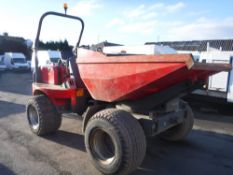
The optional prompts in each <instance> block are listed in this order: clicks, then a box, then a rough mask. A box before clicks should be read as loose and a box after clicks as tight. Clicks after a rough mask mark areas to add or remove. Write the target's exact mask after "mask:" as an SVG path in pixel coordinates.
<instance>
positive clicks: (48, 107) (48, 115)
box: [26, 95, 62, 136]
mask: <svg viewBox="0 0 233 175" xmlns="http://www.w3.org/2000/svg"><path fill="white" fill-rule="evenodd" d="M30 110H32V111H33V110H34V111H35V114H36V115H37V118H38V119H37V123H38V124H37V126H36V127H33V125H32V119H31V118H30ZM26 112H27V119H28V123H29V126H30V128H31V130H32V132H33V133H35V134H36V135H39V136H42V135H46V134H50V133H53V132H56V131H57V130H58V129H59V127H60V125H61V120H62V119H61V115H60V114H59V113H58V112H57V109H56V108H55V106H54V105H53V104H52V103H51V102H50V100H49V99H48V98H47V97H46V96H45V95H37V96H34V97H32V98H31V99H29V102H28V104H27V111H26Z"/></svg>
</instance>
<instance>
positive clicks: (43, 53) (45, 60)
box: [31, 50, 62, 70]
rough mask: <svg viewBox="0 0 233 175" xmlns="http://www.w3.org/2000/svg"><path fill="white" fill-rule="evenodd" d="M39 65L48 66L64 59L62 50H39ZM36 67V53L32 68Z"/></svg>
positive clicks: (33, 56) (33, 57)
mask: <svg viewBox="0 0 233 175" xmlns="http://www.w3.org/2000/svg"><path fill="white" fill-rule="evenodd" d="M37 58H38V66H39V67H43V66H45V67H47V66H50V65H53V64H57V63H58V61H59V60H60V59H62V56H61V52H60V51H57V50H39V51H37ZM34 68H35V53H33V55H32V61H31V69H32V70H34Z"/></svg>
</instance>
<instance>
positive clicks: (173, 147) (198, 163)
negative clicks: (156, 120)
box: [133, 130, 233, 175]
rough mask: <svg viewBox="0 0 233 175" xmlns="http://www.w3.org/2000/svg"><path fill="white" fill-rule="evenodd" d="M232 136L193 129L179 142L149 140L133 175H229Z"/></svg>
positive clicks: (232, 165)
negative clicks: (145, 151)
mask: <svg viewBox="0 0 233 175" xmlns="http://www.w3.org/2000/svg"><path fill="white" fill-rule="evenodd" d="M232 145H233V137H232V136H228V135H224V134H217V133H212V132H205V131H200V130H194V131H192V133H191V134H190V136H189V137H188V138H187V140H185V141H182V142H176V143H171V142H166V141H163V140H161V139H158V138H156V139H154V140H150V141H149V143H148V148H147V155H146V157H145V160H144V162H143V164H142V166H141V167H140V168H138V170H137V171H136V172H134V173H133V175H141V174H143V175H156V174H158V175H167V174H168V175H169V174H174V172H175V174H179V175H187V174H189V175H196V174H198V175H201V174H203V175H204V174H212V175H218V174H224V175H228V174H229V175H232V174H233V159H232V157H233V152H232V151H230V150H231V148H232Z"/></svg>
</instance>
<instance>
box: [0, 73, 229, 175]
mask: <svg viewBox="0 0 233 175" xmlns="http://www.w3.org/2000/svg"><path fill="white" fill-rule="evenodd" d="M30 95H31V75H30V74H29V73H9V72H6V73H4V74H2V75H1V76H0V175H16V174H17V175H18V174H19V175H32V174H33V175H79V174H80V175H81V174H82V175H98V174H100V173H99V172H98V171H97V170H95V168H94V167H93V166H92V165H91V164H90V162H89V161H88V158H87V154H86V150H85V146H84V140H83V135H82V132H81V124H82V122H81V119H79V118H76V119H74V118H67V117H64V118H63V123H62V126H61V128H60V130H59V131H58V132H57V133H56V134H54V135H50V136H46V137H43V138H42V137H37V136H35V135H34V134H32V132H31V131H30V129H29V127H28V124H27V121H26V117H25V116H26V115H25V104H26V103H27V100H28V98H30ZM195 116H196V118H197V119H196V120H195V126H194V129H193V131H192V132H191V134H190V135H189V136H188V138H187V139H186V140H185V141H182V142H178V143H169V142H165V141H161V140H159V139H158V138H155V139H154V140H149V141H148V149H147V155H146V157H145V160H144V162H143V164H142V166H141V167H139V168H138V169H137V170H136V171H135V172H134V173H133V174H135V175H140V174H145V175H152V174H153V175H154V174H158V175H169V174H172V175H176V174H177V175H187V174H189V175H197V174H198V175H200V174H203V175H204V174H205V175H206V174H211V175H215V174H216V175H219V174H222V175H227V174H229V175H232V174H233V149H232V148H233V117H229V116H223V115H220V114H216V113H215V114H211V113H202V112H195Z"/></svg>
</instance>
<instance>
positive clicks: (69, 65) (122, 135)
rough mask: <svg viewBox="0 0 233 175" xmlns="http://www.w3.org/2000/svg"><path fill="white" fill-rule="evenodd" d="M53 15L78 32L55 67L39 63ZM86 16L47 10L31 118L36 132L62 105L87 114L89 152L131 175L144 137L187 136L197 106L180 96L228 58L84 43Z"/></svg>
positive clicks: (46, 127) (48, 126)
mask: <svg viewBox="0 0 233 175" xmlns="http://www.w3.org/2000/svg"><path fill="white" fill-rule="evenodd" d="M48 15H57V16H61V17H66V18H71V19H76V20H78V21H80V22H81V26H82V29H81V33H80V36H79V39H78V43H77V46H76V52H75V57H72V58H70V59H68V60H66V61H59V63H58V64H56V65H53V66H50V67H40V66H38V58H37V50H38V43H39V36H40V31H41V26H42V21H43V19H44V18H45V17H46V16H48ZM83 29H84V22H83V20H82V19H81V18H79V17H75V16H70V15H65V14H61V13H56V12H47V13H45V14H44V15H43V16H42V17H41V19H40V22H39V27H38V32H37V37H36V40H35V69H34V73H33V77H34V78H33V79H34V81H33V84H32V89H33V92H32V93H33V97H32V98H31V99H30V100H29V102H28V105H27V119H28V123H29V126H30V128H31V130H32V132H33V133H35V134H36V135H39V136H43V135H45V134H50V133H53V132H55V131H57V130H58V129H59V127H60V125H61V120H62V118H61V115H62V113H64V112H67V111H69V112H74V113H77V114H79V115H80V116H82V118H83V132H84V135H85V146H86V150H87V154H88V156H89V158H90V161H91V162H92V163H93V165H94V166H95V167H96V168H97V169H98V170H99V171H101V172H102V173H104V174H129V173H131V172H132V171H133V170H135V169H136V168H137V167H138V166H139V165H140V164H141V163H142V161H143V158H144V156H145V152H146V142H147V141H146V140H147V139H146V138H148V137H154V136H158V137H160V138H162V139H166V140H169V141H178V140H181V139H184V138H185V137H186V136H187V134H188V133H189V132H190V131H191V130H192V127H193V113H192V110H191V108H190V107H189V105H188V104H187V103H186V102H184V101H182V100H181V99H180V97H182V96H183V95H186V94H187V93H189V92H191V91H193V90H195V89H197V88H200V87H202V86H203V85H205V83H206V80H207V79H208V77H209V76H210V75H213V74H215V73H218V72H221V71H228V70H230V69H231V66H230V65H229V64H212V63H211V64H208V63H196V62H194V60H193V57H192V55H190V54H161V55H132V54H131V55H127V54H110V55H107V54H104V53H102V52H97V51H93V50H86V49H82V48H79V43H80V40H81V37H82V33H83Z"/></svg>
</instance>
